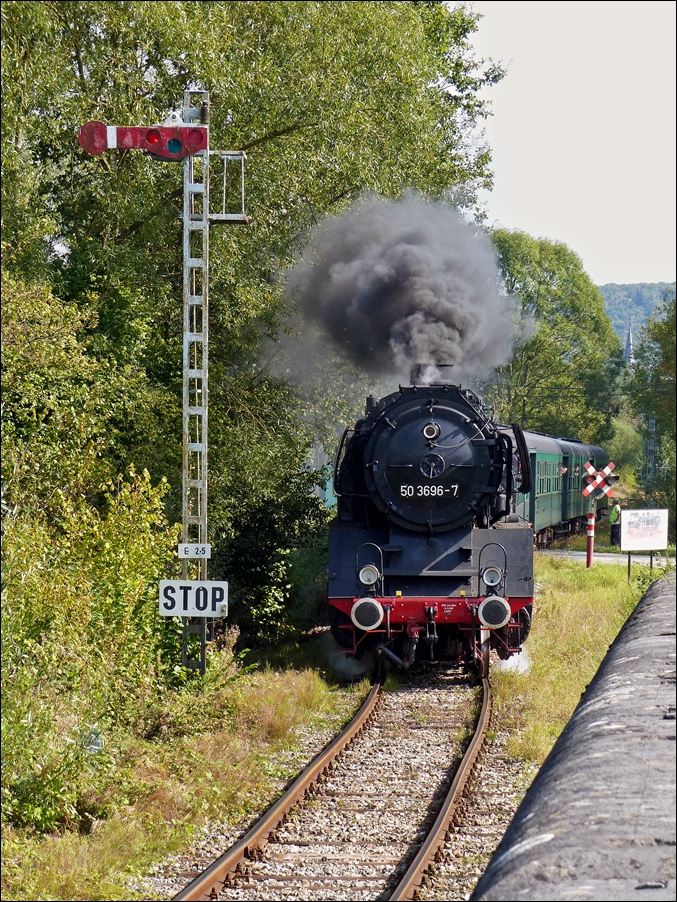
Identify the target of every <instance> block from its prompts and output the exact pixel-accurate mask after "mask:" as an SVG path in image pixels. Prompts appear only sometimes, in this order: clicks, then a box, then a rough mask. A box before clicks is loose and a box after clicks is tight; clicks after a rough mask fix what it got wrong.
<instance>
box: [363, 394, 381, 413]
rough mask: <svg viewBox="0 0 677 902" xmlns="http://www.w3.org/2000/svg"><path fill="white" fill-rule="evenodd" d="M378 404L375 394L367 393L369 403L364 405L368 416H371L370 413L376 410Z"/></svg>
mask: <svg viewBox="0 0 677 902" xmlns="http://www.w3.org/2000/svg"><path fill="white" fill-rule="evenodd" d="M377 406H378V401H377V400H376V398H375V397H374V395H367V403H366V404H365V406H364V412H365V414H366V416H369V414H370V413H371V412H372V410H376V407H377Z"/></svg>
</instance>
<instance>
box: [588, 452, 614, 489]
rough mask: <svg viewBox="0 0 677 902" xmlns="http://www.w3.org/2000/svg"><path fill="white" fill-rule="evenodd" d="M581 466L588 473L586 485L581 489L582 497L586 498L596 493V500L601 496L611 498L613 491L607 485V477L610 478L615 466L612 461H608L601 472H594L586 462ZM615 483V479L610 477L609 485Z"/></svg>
mask: <svg viewBox="0 0 677 902" xmlns="http://www.w3.org/2000/svg"><path fill="white" fill-rule="evenodd" d="M583 466H584V467H585V469H586V470H587V472H588V484H587V485H586V487H585V488H584V489H583V497H584V498H587V497H588V495H591V494H592V493H593V492H596V493H597V494H596V495H595V497H596V498H601V497H602V495H608V496H609V498H611V497H612V496H613V491H612V489H611V485H610V484H607V477H609V476H611V471H612V470H615V469H616V464H615V463H614V462H613V461H609V463H608V464H607V466H606V467H604V469H603V470H596V469H595V468H594V467H593V465H592V464H591V463H589V462H588V461H586V462H585V463H584V464H583ZM615 481H616V477H615V476H612V477H611V479H610V480H609V483H612V482H615Z"/></svg>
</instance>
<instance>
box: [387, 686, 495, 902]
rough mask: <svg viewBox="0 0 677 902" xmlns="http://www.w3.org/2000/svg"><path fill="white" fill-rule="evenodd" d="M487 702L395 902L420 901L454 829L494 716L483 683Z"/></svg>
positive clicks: (488, 693)
mask: <svg viewBox="0 0 677 902" xmlns="http://www.w3.org/2000/svg"><path fill="white" fill-rule="evenodd" d="M482 688H483V699H482V710H481V711H480V716H479V718H478V720H477V727H476V729H475V735H474V736H473V738H472V741H471V742H470V745H469V746H468V748H467V749H466V753H465V755H464V756H463V760H462V761H461V763H460V764H459V766H458V770H457V771H456V774H455V776H454V780H453V782H452V784H451V786H450V788H449V792H448V793H447V797H446V799H445V800H444V803H443V805H442V808H441V809H440V813H439V814H438V815H437V818H436V820H435V823H434V824H433V826H432V828H431V830H430V833H428V835H427V837H426V838H425V840H424V842H423V845H422V846H421V848H420V849H419V850H418V852H417V854H416V857H415V858H414V860H413V861H412V863H411V864H410V865H409V868H408V869H407V871H406V873H405V874H404V876H403V877H402V879H401V880H400V882H399V883H398V884H397V886H396V887H395V889H394V891H393V892H392V893H391V895H390V900H391V902H395V900H404V899H416V898H417V897H418V890H419V889H420V888H421V886H422V885H423V881H424V878H425V872H426V870H427V868H428V867H429V865H430V864H432V862H433V861H434V860H435V856H436V855H437V852H438V850H439V849H440V847H441V846H442V844H443V843H444V841H445V840H446V839H447V838H448V836H447V830H448V829H449V827H450V826H451V823H452V821H453V818H454V815H455V813H456V808H457V806H458V803H459V802H460V800H461V797H462V795H463V790H464V789H465V787H466V784H467V782H468V779H469V778H470V774H471V773H472V769H473V766H474V764H475V762H476V760H477V757H478V755H479V753H480V751H481V750H482V746H483V744H484V738H485V736H486V733H487V729H488V727H489V721H490V715H491V690H490V688H489V680H488V679H486V678H484V679H483V680H482Z"/></svg>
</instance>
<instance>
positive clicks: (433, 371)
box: [409, 363, 454, 385]
mask: <svg viewBox="0 0 677 902" xmlns="http://www.w3.org/2000/svg"><path fill="white" fill-rule="evenodd" d="M453 366H454V364H453V363H437V364H435V363H417V364H415V366H413V367H412V368H411V371H410V373H409V382H410V384H411V385H430V383H431V382H445V383H448V384H451V371H452V369H453Z"/></svg>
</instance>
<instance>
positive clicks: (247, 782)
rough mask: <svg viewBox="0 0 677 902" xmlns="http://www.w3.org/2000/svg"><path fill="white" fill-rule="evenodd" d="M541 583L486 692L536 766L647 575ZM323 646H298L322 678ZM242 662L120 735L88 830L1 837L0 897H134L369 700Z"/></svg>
mask: <svg viewBox="0 0 677 902" xmlns="http://www.w3.org/2000/svg"><path fill="white" fill-rule="evenodd" d="M654 575H658V574H656V572H654ZM536 581H537V601H536V615H535V619H534V626H533V629H532V632H531V635H530V637H529V640H528V643H527V651H526V655H528V659H529V664H530V666H529V669H528V671H527V672H525V673H518V672H512V671H511V672H498V671H496V672H495V673H494V675H493V684H494V687H495V690H496V697H497V704H496V711H497V714H498V718H499V723H500V724H501V725H502V726H504V727H505V726H507V727H509V728H510V729H511V730H513V731H514V734H513V738H512V740H511V743H510V752H511V753H512V754H513V755H515V756H518V757H521V758H523V759H524V761H525V763H537V764H539V763H541V762H542V761H543V759H544V758H545V756H546V755H547V753H548V751H549V750H550V748H551V747H552V744H553V742H554V741H555V739H556V738H557V736H558V735H559V733H560V732H561V730H562V728H563V727H564V725H565V724H566V722H567V720H568V718H569V716H570V715H571V713H572V711H573V709H574V708H575V706H576V704H577V703H578V700H579V697H580V694H581V692H582V691H583V689H584V688H585V686H586V685H587V684H588V683H589V681H590V680H591V679H592V677H593V676H594V673H595V671H596V669H597V667H598V665H599V663H600V661H601V660H602V658H603V657H604V654H605V653H606V650H607V647H608V645H609V644H610V643H611V642H612V641H613V638H614V637H615V635H616V634H617V632H618V630H619V628H620V627H621V626H622V624H623V623H624V621H625V619H626V618H627V616H628V615H629V613H630V612H631V611H632V609H633V607H634V605H635V604H636V602H637V601H638V599H639V598H640V597H641V595H642V593H643V591H644V590H645V588H646V586H647V585H648V582H649V575H648V568H636V571H635V579H633V584H632V585H631V586H628V583H627V573H626V569H625V567H623V566H621V565H618V566H616V565H604V566H599V567H593V568H592V569H591V570H586V569H585V567H584V565H582V563H581V562H580V561H569V560H566V559H562V558H554V557H548V556H547V555H544V556H540V555H539V556H538V557H537V565H536ZM321 641H322V640H321V639H318V640H317V641H316V642H309V643H307V648H308V654H309V655H310V656H311V659H312V661H313V664H314V665H316V666H317V667H318V668H321V667H322V665H321V663H319V661H320V660H321V659H320V658H319V657H318V650H319V645H320V643H321ZM303 654H305V652H303V649H300V648H299V647H298V646H296V647H292V648H291V649H290V656H291V657H293V659H294V663H295V664H296V665H297V666H298V660H299V655H301V656H303ZM309 660H310V659H309ZM316 662H318V663H316ZM237 666H238V665H237V663H236V662H234V661H232V660H231V662H230V664H229V665H228V668H227V671H228V673H229V676H228V677H227V678H226V679H224V671H223V667H224V664H223V662H221V663H220V666H219V668H217V669H218V672H219V673H220V676H219V678H218V679H214V677H213V676H212V677H211V678H210V676H209V674H208V675H207V677H206V678H205V680H204V681H203V682H202V683H201V684H200V685H199V686H193V687H192V688H190V689H184V690H182V691H177V692H176V693H175V694H174V695H173V696H172V697H168V698H167V699H166V703H165V705H164V707H163V710H162V711H159V710H158V711H157V712H156V714H157V717H156V718H155V724H156V729H155V730H151V731H148V730H146V731H145V734H144V735H134V734H133V733H132V732H130V733H129V734H128V735H127V737H126V740H125V742H121V740H120V738H118V740H117V751H116V754H117V755H118V760H117V762H116V765H115V770H114V779H113V780H111V781H106V787H105V791H106V792H107V793H108V794H109V798H108V800H107V803H108V808H109V810H110V811H111V812H112V813H111V815H110V816H109V817H108V818H106V819H105V820H102V821H101V822H97V823H95V824H94V825H93V828H92V831H91V833H89V834H87V835H85V834H82V833H74V832H63V833H60V834H53V835H48V836H40V835H35V834H32V833H31V831H30V830H26V829H22V830H18V829H12V828H6V829H5V830H4V837H3V838H4V842H3V857H4V870H3V897H4V898H7V899H124V898H127V899H129V898H134V894H133V893H131V892H130V890H129V889H128V883H127V881H128V879H129V875H130V874H133V873H140V872H143V870H144V869H146V868H148V867H149V865H150V864H151V862H153V861H156V860H157V859H158V858H160V857H162V855H163V854H164V853H166V852H170V851H176V850H180V849H181V848H184V847H186V845H187V844H188V843H189V841H190V837H191V835H192V834H193V833H194V830H195V828H196V826H199V825H200V824H203V823H205V822H206V821H207V820H209V819H210V818H218V819H220V820H231V821H233V822H237V821H238V820H242V819H244V818H246V817H247V815H248V814H250V813H251V812H252V811H254V810H255V809H256V808H257V807H259V806H261V805H264V804H265V803H266V802H267V801H270V800H271V799H272V798H273V797H274V796H275V795H276V794H277V793H278V792H279V787H280V784H281V782H283V781H284V780H286V779H289V777H291V776H292V774H293V773H294V772H295V771H296V770H298V769H300V767H301V765H302V761H301V760H300V759H299V757H298V755H297V756H294V754H293V749H294V748H295V746H296V745H297V740H298V736H297V734H296V732H295V731H296V729H297V728H303V727H307V728H310V729H317V728H319V727H320V726H321V725H323V724H325V725H326V724H327V723H328V722H330V719H331V717H332V713H333V715H334V720H333V723H332V727H333V728H335V729H337V728H338V726H339V722H342V721H345V720H346V719H347V717H348V716H349V713H350V711H351V710H352V709H354V708H355V707H356V705H357V704H358V702H359V700H360V699H361V697H362V696H363V694H364V691H365V690H366V684H364V683H363V684H361V685H359V686H357V687H355V689H354V690H353V693H352V695H348V697H346V696H345V695H339V694H337V693H336V692H334V691H332V688H331V687H330V686H329V685H328V684H327V682H326V681H325V679H324V678H323V676H322V675H321V672H320V671H319V670H318V669H314V670H306V671H299V670H288V671H284V670H266V671H261V672H254V673H245V674H240V675H239V676H238V673H237ZM336 715H338V716H336ZM108 753H109V754H110V753H111V750H110V749H109V750H108ZM98 791H104V790H103V788H102V789H99V790H98Z"/></svg>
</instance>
